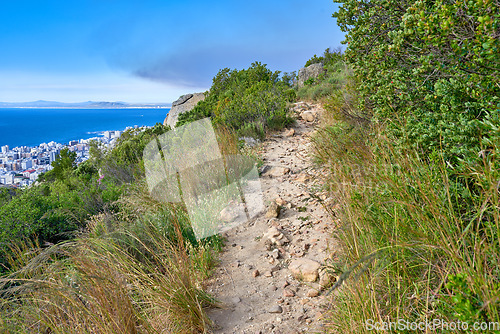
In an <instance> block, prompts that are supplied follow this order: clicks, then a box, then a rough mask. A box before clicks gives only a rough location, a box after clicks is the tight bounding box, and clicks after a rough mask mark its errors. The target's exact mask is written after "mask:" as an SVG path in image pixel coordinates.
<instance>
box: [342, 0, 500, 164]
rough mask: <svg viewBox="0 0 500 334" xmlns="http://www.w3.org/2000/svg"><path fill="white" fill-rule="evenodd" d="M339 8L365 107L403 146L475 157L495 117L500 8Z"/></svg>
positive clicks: (454, 160)
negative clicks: (484, 126)
mask: <svg viewBox="0 0 500 334" xmlns="http://www.w3.org/2000/svg"><path fill="white" fill-rule="evenodd" d="M337 2H339V3H341V6H340V7H339V9H338V11H337V12H336V13H335V14H334V17H335V18H336V19H337V22H338V24H339V26H340V27H341V29H342V30H343V31H344V32H346V33H347V35H346V43H347V44H348V47H347V49H346V52H345V56H346V60H347V61H348V63H349V64H351V65H352V67H353V70H354V73H355V76H356V79H357V80H358V82H359V83H360V86H359V91H360V93H361V99H360V102H361V103H362V105H363V106H364V107H367V108H369V109H373V111H374V115H375V117H376V119H377V121H378V122H380V123H383V124H387V125H388V130H390V131H391V133H392V134H393V135H394V137H395V138H396V139H397V140H398V141H399V142H400V143H402V144H403V145H409V146H412V147H415V148H417V149H419V150H421V152H423V153H424V154H431V153H432V152H433V151H435V150H442V152H443V154H444V159H445V160H446V161H448V162H449V163H450V164H452V165H454V166H456V165H457V164H459V161H460V160H461V159H471V158H472V157H474V156H475V155H477V153H478V152H479V151H480V150H481V147H480V141H481V138H482V137H485V136H488V135H489V134H488V133H485V132H483V131H481V122H482V121H483V120H484V119H485V117H486V116H487V115H488V114H498V111H499V110H500V85H499V82H500V77H499V73H500V63H499V62H498V52H499V50H500V39H498V29H499V28H498V22H499V21H500V13H499V11H497V10H495V8H498V5H499V4H498V1H494V0H493V1H491V0H488V1H470V2H464V1H435V2H428V1H427V2H426V1H415V2H404V3H402V2H400V1H395V0H390V1H370V2H365V1H359V0H339V1H337Z"/></svg>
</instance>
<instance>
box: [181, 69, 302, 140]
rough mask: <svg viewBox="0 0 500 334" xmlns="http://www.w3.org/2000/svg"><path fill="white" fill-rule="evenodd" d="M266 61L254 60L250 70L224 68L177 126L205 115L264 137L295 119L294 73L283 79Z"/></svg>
mask: <svg viewBox="0 0 500 334" xmlns="http://www.w3.org/2000/svg"><path fill="white" fill-rule="evenodd" d="M279 76H280V72H278V71H277V72H272V71H271V70H269V69H267V67H266V65H262V64H261V63H259V62H255V63H253V64H252V65H251V66H250V67H249V68H248V69H246V70H240V71H237V70H229V69H228V68H225V69H222V70H220V71H219V73H218V74H217V75H216V76H215V77H214V79H213V83H212V87H211V88H210V90H209V91H208V92H207V93H206V97H205V100H203V101H200V102H199V103H198V104H197V105H196V106H195V107H194V108H193V109H192V110H190V111H188V112H185V113H182V114H180V115H179V119H178V121H177V124H176V126H180V125H182V124H185V123H188V122H192V121H195V120H198V119H202V118H205V117H211V118H212V120H213V122H214V123H215V124H216V125H223V126H227V127H229V128H231V129H233V130H234V131H236V132H237V133H238V134H239V135H240V136H244V135H247V136H253V137H257V138H262V137H263V136H264V134H265V131H267V130H268V129H271V130H274V129H276V130H277V129H281V128H283V127H284V126H286V125H288V124H290V123H291V122H292V118H291V116H290V114H289V110H288V103H289V102H292V101H294V100H295V92H294V91H293V89H291V88H290V86H289V85H290V84H291V82H293V74H286V75H285V76H284V78H283V80H282V79H280V77H279Z"/></svg>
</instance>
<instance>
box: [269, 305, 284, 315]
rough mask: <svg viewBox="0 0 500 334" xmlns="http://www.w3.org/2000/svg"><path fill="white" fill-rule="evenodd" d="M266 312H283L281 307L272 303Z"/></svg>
mask: <svg viewBox="0 0 500 334" xmlns="http://www.w3.org/2000/svg"><path fill="white" fill-rule="evenodd" d="M268 312H269V313H283V308H282V307H281V306H279V305H274V306H272V307H271V308H270V309H269V311H268Z"/></svg>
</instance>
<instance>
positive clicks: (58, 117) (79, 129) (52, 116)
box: [0, 108, 170, 148]
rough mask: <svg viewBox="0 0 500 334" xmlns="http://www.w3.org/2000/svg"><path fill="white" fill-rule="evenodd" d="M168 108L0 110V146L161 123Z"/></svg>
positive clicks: (35, 143)
mask: <svg viewBox="0 0 500 334" xmlns="http://www.w3.org/2000/svg"><path fill="white" fill-rule="evenodd" d="M169 110H170V109H168V108H157V109H155V108H150V109H132V108H131V109H24V108H12V109H11V108H5V109H0V146H3V145H9V147H10V148H13V147H16V146H38V145H40V144H41V143H48V142H50V141H55V142H58V143H62V144H67V143H68V142H69V141H70V140H77V139H88V138H92V137H97V136H98V135H97V134H96V133H97V132H101V131H108V130H113V131H116V130H120V131H122V130H124V129H125V128H126V127H128V126H135V125H137V126H152V125H155V124H156V123H162V122H163V120H164V119H165V116H166V115H167V113H168V111H169Z"/></svg>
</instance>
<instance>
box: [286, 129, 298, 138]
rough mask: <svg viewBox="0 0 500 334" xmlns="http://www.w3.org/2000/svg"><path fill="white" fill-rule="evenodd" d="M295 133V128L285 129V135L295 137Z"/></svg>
mask: <svg viewBox="0 0 500 334" xmlns="http://www.w3.org/2000/svg"><path fill="white" fill-rule="evenodd" d="M294 134H295V130H294V129H293V128H292V129H290V130H288V131H285V133H284V135H285V137H293V135H294Z"/></svg>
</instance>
